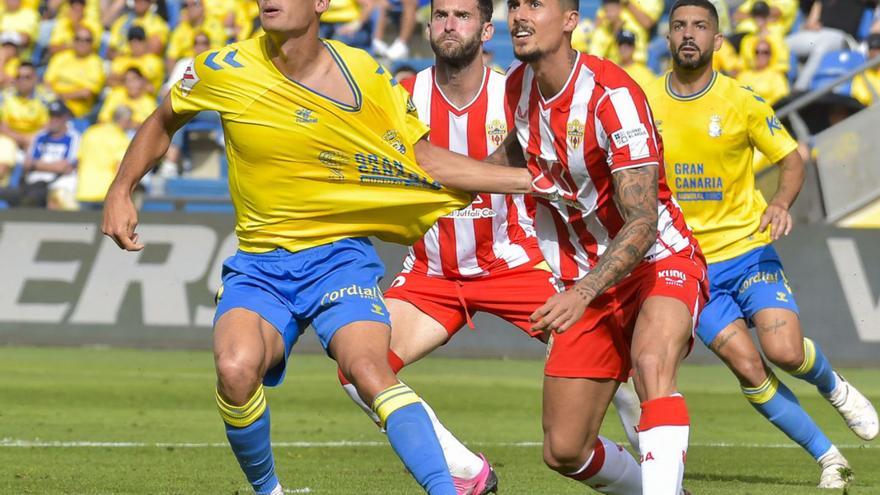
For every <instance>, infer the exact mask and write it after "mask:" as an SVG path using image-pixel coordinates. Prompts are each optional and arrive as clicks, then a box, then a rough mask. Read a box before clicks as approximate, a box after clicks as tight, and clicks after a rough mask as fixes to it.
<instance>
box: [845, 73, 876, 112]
mask: <svg viewBox="0 0 880 495" xmlns="http://www.w3.org/2000/svg"><path fill="white" fill-rule="evenodd" d="M868 85H870V86H872V87H873V88H874V91H876V92H877V94H878V95H880V69H876V68H875V69H872V70H867V71H865V72H863V73H862V74H861V75H859V76H856V77H855V78H853V82H852V96H853V98H855V99H857V100H859V103H861V104H862V105H865V106H869V105H871V104H872V103H876V102H875V101H874V98H873V95H871V90H870V89H868Z"/></svg>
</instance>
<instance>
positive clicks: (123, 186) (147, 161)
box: [101, 98, 195, 251]
mask: <svg viewBox="0 0 880 495" xmlns="http://www.w3.org/2000/svg"><path fill="white" fill-rule="evenodd" d="M193 116H195V114H194V113H191V114H177V113H175V112H174V110H173V109H172V108H171V99H170V98H166V99H165V101H163V102H162V104H161V105H160V106H159V108H157V109H156V111H154V112H153V113H152V114H151V115H150V116H149V117H147V120H145V121H144V124H143V125H142V126H141V128H140V129H139V130H138V132H137V134H135V136H134V139H133V140H132V142H131V144H130V145H129V146H128V150H126V152H125V156H124V157H123V158H122V163H121V164H120V165H119V170H118V171H117V172H116V178H115V179H114V180H113V183H112V184H111V185H110V189H109V190H108V191H107V196H106V198H105V199H104V221H103V223H102V224H101V231H102V232H103V233H104V235H106V236H108V237H110V238H111V239H113V241H115V242H116V244H117V245H118V246H119V247H120V248H122V249H125V250H126V251H140V250H141V249H143V248H144V245H143V244H140V243H138V236H137V234H136V233H135V232H134V229H135V227H137V222H138V216H137V209H136V208H135V207H134V203H133V202H132V200H131V194H132V192H133V191H134V188H135V187H136V186H137V184H138V182H140V180H141V178H143V176H144V175H146V173H147V172H148V171H149V170H150V169H151V168H153V166H154V165H155V164H156V162H157V161H158V160H159V159H160V158H162V156H164V155H165V152H166V151H168V145H169V144H171V136H173V135H174V133H175V132H176V131H177V129H179V128H180V127H181V126H182V125H183V124H185V123H186V122H187V121H188V120H189V119H191V118H192V117H193Z"/></svg>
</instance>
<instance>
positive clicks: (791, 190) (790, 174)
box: [770, 150, 806, 208]
mask: <svg viewBox="0 0 880 495" xmlns="http://www.w3.org/2000/svg"><path fill="white" fill-rule="evenodd" d="M780 165H781V166H782V169H781V170H780V171H779V184H778V186H777V188H776V194H774V195H773V197H772V198H771V199H770V204H777V205H782V206H784V207H785V208H791V205H792V203H794V200H795V199H797V196H798V193H800V192H801V187H803V185H804V178H805V177H806V169H805V167H804V161H803V160H802V159H801V155H800V154H799V153H798V152H797V150H795V151H792V152H791V153H789V154H788V155H786V156H785V158H783V159H782V161H781V162H780Z"/></svg>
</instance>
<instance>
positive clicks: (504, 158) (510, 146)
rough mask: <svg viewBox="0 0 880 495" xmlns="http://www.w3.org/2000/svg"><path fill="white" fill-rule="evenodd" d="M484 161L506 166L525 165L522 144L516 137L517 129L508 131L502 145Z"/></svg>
mask: <svg viewBox="0 0 880 495" xmlns="http://www.w3.org/2000/svg"><path fill="white" fill-rule="evenodd" d="M484 161H485V162H487V163H492V164H495V165H504V166H505V167H525V166H526V158H525V155H524V154H523V149H522V146H520V144H519V140H518V139H517V138H516V131H514V132H509V133H507V137H505V138H504V141H503V142H502V143H501V146H499V147H498V148H496V149H495V151H493V152H492V154H491V155H489V156H488V157H486V159H485V160H484Z"/></svg>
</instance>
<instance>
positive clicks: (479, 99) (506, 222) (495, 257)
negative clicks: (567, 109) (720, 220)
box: [401, 67, 541, 279]
mask: <svg viewBox="0 0 880 495" xmlns="http://www.w3.org/2000/svg"><path fill="white" fill-rule="evenodd" d="M401 84H403V86H404V87H405V88H406V89H407V90H408V91H409V92H410V94H411V95H412V99H413V103H414V104H415V106H416V108H417V109H418V112H419V117H420V118H421V120H422V121H423V122H425V123H426V124H428V125H429V126H430V127H431V134H430V141H431V143H432V144H434V145H436V146H441V147H444V148H447V149H449V150H452V151H455V152H457V153H461V154H463V155H468V156H470V157H471V158H475V159H477V160H482V159H484V158H486V157H487V156H488V155H489V154H491V153H492V152H493V151H495V148H497V147H498V145H500V144H501V142H502V141H504V138H505V137H506V136H507V131H508V129H509V128H511V127H512V125H513V123H512V119H511V118H510V116H509V115H508V114H507V113H506V105H505V104H504V76H503V75H501V74H498V73H497V72H495V71H492V70H490V69H485V72H484V75H483V85H482V87H481V88H480V92H479V93H478V94H477V95H476V96H475V97H474V99H473V100H471V101H470V102H469V103H468V104H466V105H465V106H464V107H462V108H458V107H456V106H455V105H453V104H452V103H450V102H449V100H448V99H447V98H446V96H445V95H444V94H443V92H442V91H441V89H440V87H439V86H438V85H437V83H436V81H435V79H434V68H433V67H431V68H428V69H425V70H423V71H421V72H419V73H418V74H416V76H415V77H412V78H410V79H407V80H405V81H403V82H402V83H401ZM534 204H535V203H534V199H532V198H531V197H529V198H524V197H523V196H522V195H503V194H479V195H477V196H476V197H475V199H474V202H473V203H471V205H470V206H468V207H467V208H464V209H461V210H458V211H455V212H453V213H451V214H449V215H446V216H445V217H443V218H441V219H440V220H438V221H437V223H436V224H434V226H433V227H431V230H429V231H428V232H427V233H426V234H425V236H424V237H422V239H420V240H419V241H418V242H416V243H415V244H413V246H412V247H411V248H410V250H409V256H407V258H406V260H404V262H403V271H404V272H414V273H421V274H426V275H429V276H437V277H445V278H452V279H458V278H472V277H481V276H485V275H488V274H489V273H492V272H495V271H500V270H507V269H510V268H514V267H517V266H520V265H523V264H525V263H527V262H529V261H533V260H534V261H536V262H537V261H538V260H540V259H541V254H540V251H539V249H538V243H537V239H536V238H535V230H534Z"/></svg>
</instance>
